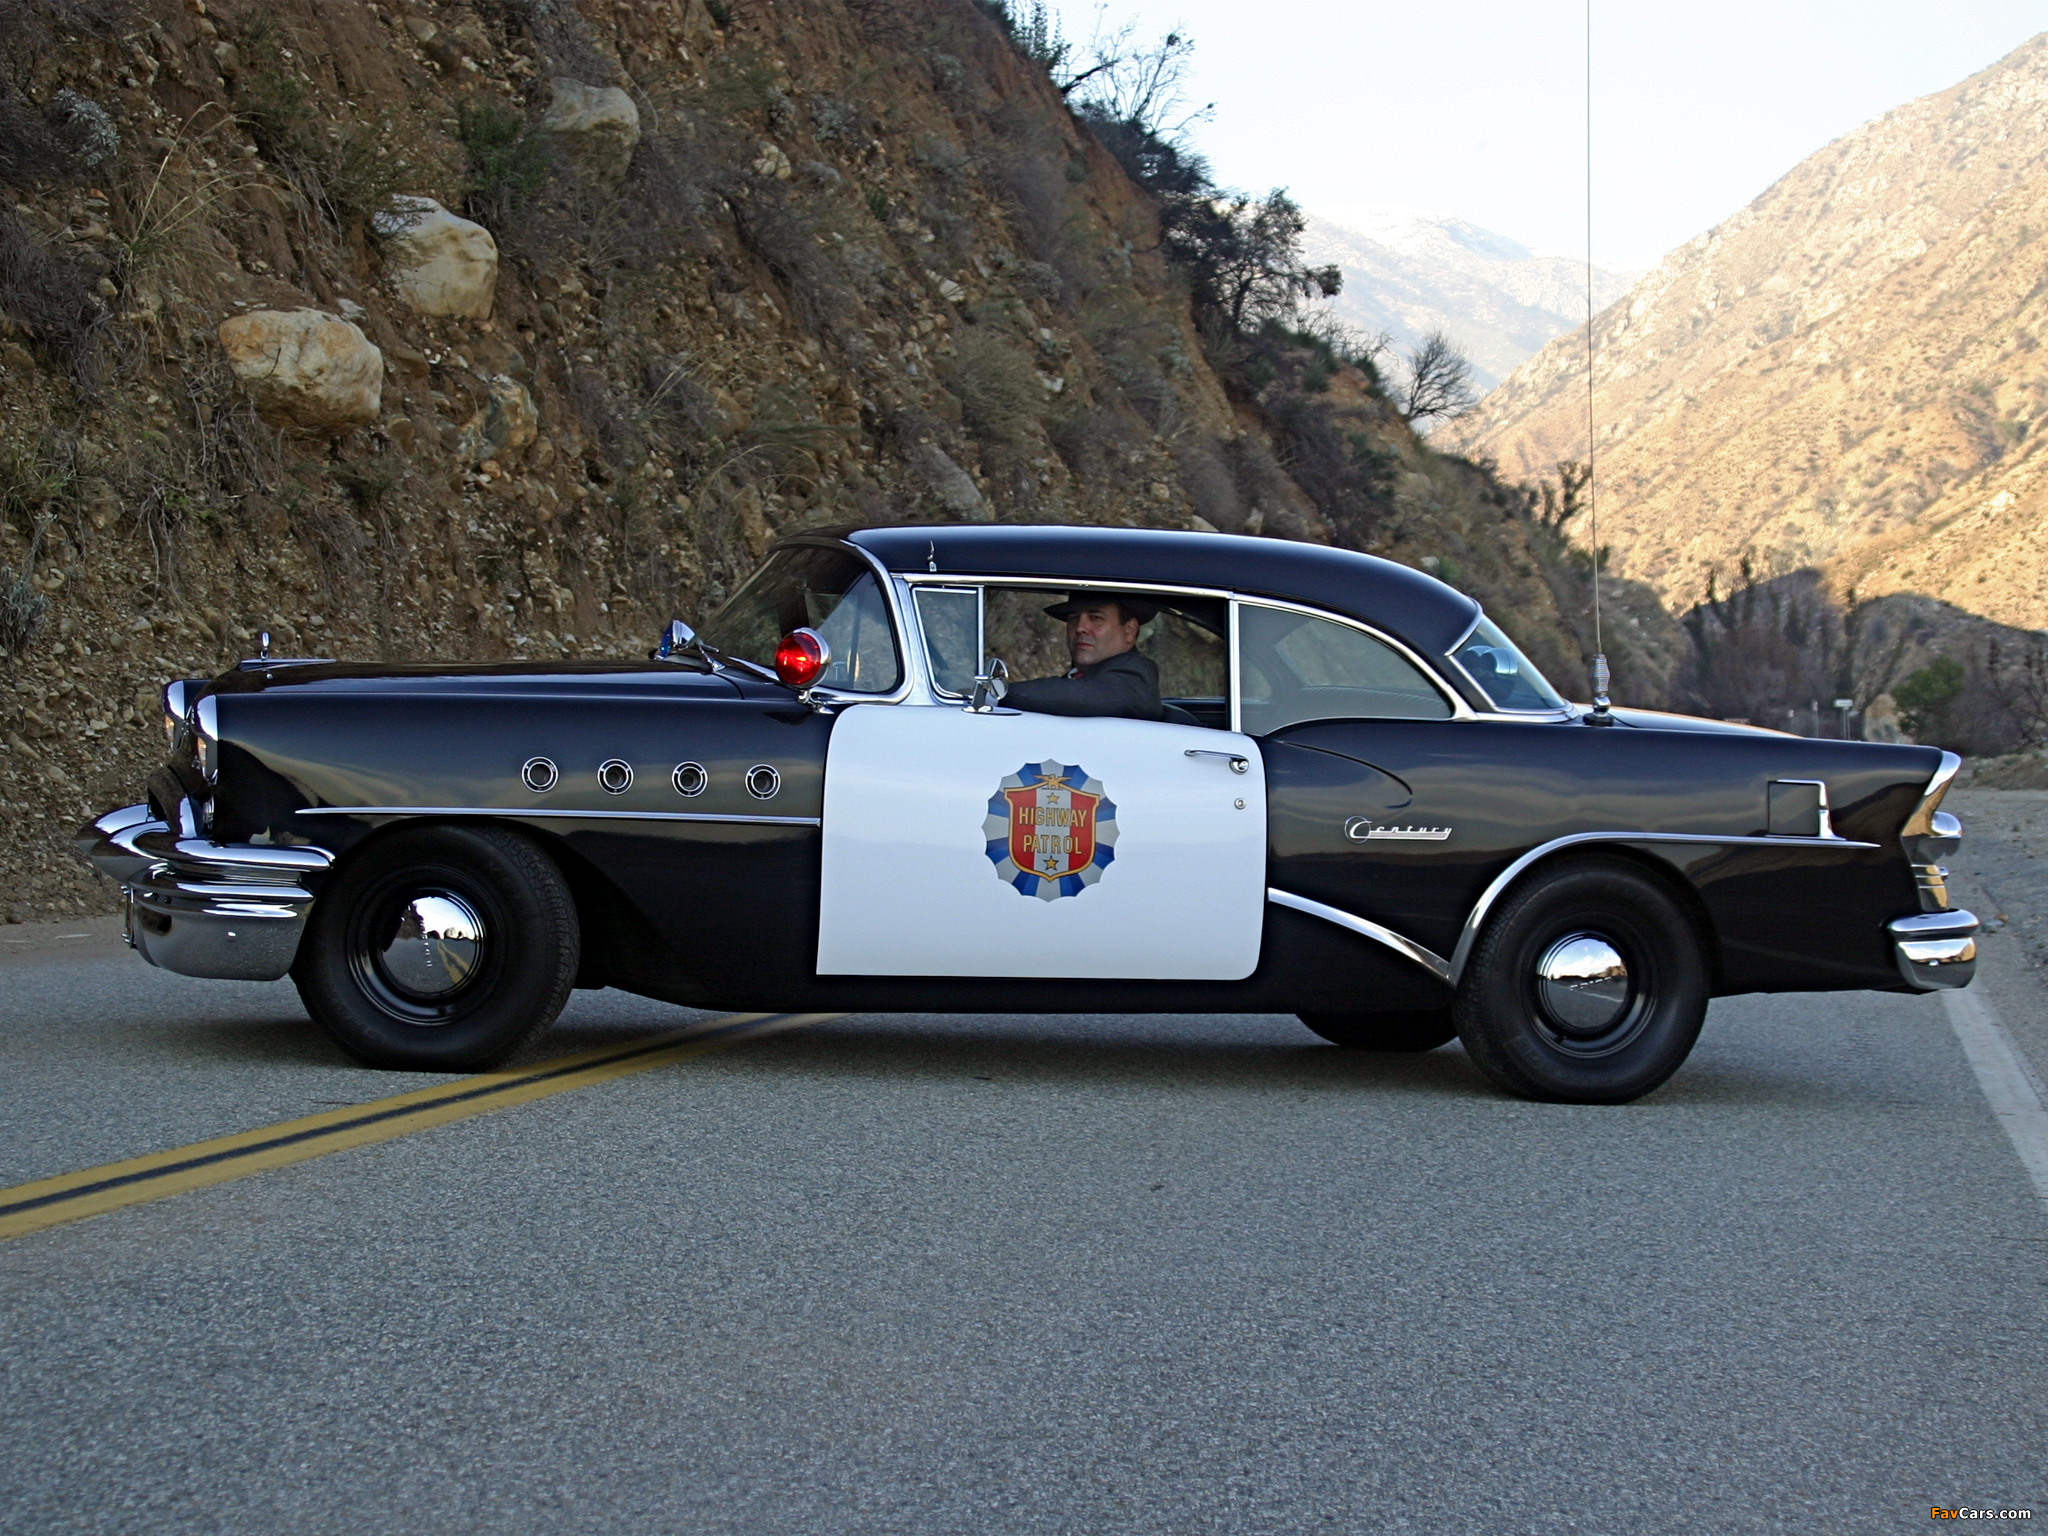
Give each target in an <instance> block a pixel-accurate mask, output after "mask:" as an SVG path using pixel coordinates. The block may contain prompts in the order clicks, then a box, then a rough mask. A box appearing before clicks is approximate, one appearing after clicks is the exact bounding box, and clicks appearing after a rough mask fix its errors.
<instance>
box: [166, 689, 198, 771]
mask: <svg viewBox="0 0 2048 1536" xmlns="http://www.w3.org/2000/svg"><path fill="white" fill-rule="evenodd" d="M186 692H187V690H186V687H185V684H184V683H183V682H182V681H180V682H175V683H167V684H165V685H164V745H165V746H166V747H168V748H169V749H170V751H171V755H172V756H173V757H175V756H177V754H178V751H179V737H180V736H181V735H182V734H183V733H185V732H187V731H189V730H191V729H192V726H191V723H190V721H188V720H187V719H186V715H185V712H186V709H187V707H188V706H187V705H186V702H185V696H186Z"/></svg>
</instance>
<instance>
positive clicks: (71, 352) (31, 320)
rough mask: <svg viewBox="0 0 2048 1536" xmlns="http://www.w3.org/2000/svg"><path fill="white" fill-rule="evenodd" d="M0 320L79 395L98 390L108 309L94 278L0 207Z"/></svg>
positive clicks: (13, 212)
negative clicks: (67, 377) (7, 322)
mask: <svg viewBox="0 0 2048 1536" xmlns="http://www.w3.org/2000/svg"><path fill="white" fill-rule="evenodd" d="M0 318H5V319H7V320H10V321H12V322H13V323H14V324H15V326H17V327H18V328H19V329H20V330H22V331H24V332H26V333H27V335H28V336H29V337H30V339H31V340H33V341H34V342H35V343H36V345H37V347H38V348H39V349H40V350H41V352H42V353H43V355H44V357H45V358H46V359H47V360H48V361H50V362H51V363H53V364H54V365H55V366H57V367H59V368H61V369H62V370H63V371H64V372H65V373H67V374H69V375H70V377H71V381H72V383H73V384H74V385H76V386H77V388H78V390H79V392H80V393H81V394H85V395H91V394H94V393H95V392H96V391H97V388H98V384H99V347H98V342H99V337H100V333H101V331H102V330H103V329H104V328H105V326H106V323H107V308H106V306H105V305H104V304H102V303H101V302H100V300H99V296H98V295H97V294H96V293H94V292H93V280H92V278H91V276H90V275H88V274H87V273H86V271H85V270H84V269H83V268H82V267H79V266H78V265H77V264H76V263H74V262H70V261H66V260H64V259H63V258H61V257H58V256H54V255H52V254H51V253H50V252H49V251H48V250H46V249H45V248H44V247H43V245H42V243H41V242H40V241H38V240H37V239H36V238H35V236H34V235H32V234H30V233H29V231H28V228H27V226H26V225H24V224H23V223H22V221H21V218H20V216H19V215H18V214H16V213H15V211H14V209H13V208H12V207H11V206H0Z"/></svg>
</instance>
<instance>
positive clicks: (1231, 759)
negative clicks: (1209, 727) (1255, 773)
mask: <svg viewBox="0 0 2048 1536" xmlns="http://www.w3.org/2000/svg"><path fill="white" fill-rule="evenodd" d="M1181 755H1182V756H1183V757H1220V758H1222V759H1223V760H1224V761H1225V762H1227V763H1229V764H1230V771H1231V772H1232V773H1249V772H1251V767H1252V761H1251V759H1250V758H1248V757H1240V756H1239V755H1238V754H1237V753H1235V752H1210V751H1205V750H1204V749H1202V748H1200V747H1189V748H1188V749H1187V751H1186V752H1184V753H1182V754H1181Z"/></svg>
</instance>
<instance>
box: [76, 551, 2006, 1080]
mask: <svg viewBox="0 0 2048 1536" xmlns="http://www.w3.org/2000/svg"><path fill="white" fill-rule="evenodd" d="M1091 592H1096V593H1111V592H1113V593H1123V594H1127V595H1128V594H1136V595H1137V596H1138V597H1139V598H1140V600H1141V601H1142V604H1143V605H1144V606H1146V607H1149V608H1155V609H1156V616H1155V617H1153V618H1152V619H1151V620H1150V622H1149V624H1148V626H1147V628H1146V629H1145V631H1144V633H1143V636H1142V638H1141V639H1140V641H1139V649H1140V651H1141V653H1142V654H1143V655H1145V656H1147V657H1149V658H1150V659H1151V661H1152V662H1153V663H1155V664H1156V665H1157V667H1158V669H1159V671H1160V674H1161V692H1162V694H1163V696H1164V704H1163V706H1161V708H1162V712H1163V714H1164V718H1163V719H1132V718H1122V717H1110V718H1105V717H1089V716H1066V715H1057V714H1047V713H1041V712H1031V711H1022V710H1018V709H1014V708H1011V707H1009V706H1007V705H1005V704H1004V703H1003V697H1004V692H1005V678H1006V677H1007V676H1012V675H1015V676H1023V675H1026V674H1029V673H1039V674H1057V673H1059V672H1061V671H1063V670H1064V669H1065V668H1066V666H1067V664H1068V656H1067V654H1066V652H1065V649H1064V637H1063V632H1062V631H1061V630H1060V628H1059V627H1058V626H1057V625H1055V624H1054V623H1053V622H1052V621H1051V620H1050V619H1048V618H1047V617H1046V615H1045V612H1044V610H1045V608H1046V607H1047V605H1048V604H1052V605H1055V606H1057V605H1058V604H1059V603H1060V602H1061V600H1062V599H1071V598H1081V599H1085V598H1086V597H1087V595H1088V594H1089V593H1091ZM1069 606H1072V604H1071V603H1070V604H1069ZM164 708H165V728H166V730H167V731H168V732H169V734H170V737H171V756H170V760H169V762H168V763H167V764H166V765H165V766H164V767H163V768H162V769H160V770H159V771H158V772H157V773H156V774H155V775H153V776H152V778H151V779H150V781H149V786H148V798H147V800H146V801H145V803H143V804H140V805H134V806H129V807H127V808H126V809H122V810H116V811H112V812H109V813H108V814H107V815H105V816H102V817H101V818H99V820H97V821H95V822H93V823H92V824H91V825H90V826H89V827H87V828H85V829H83V831H82V832H81V834H80V846H81V848H82V850H83V851H84V852H85V854H86V856H87V857H88V858H89V859H90V860H91V861H92V862H93V863H94V864H95V865H96V866H97V867H98V868H99V869H100V870H102V871H103V872H104V873H106V874H108V875H110V876H112V877H113V878H114V879H116V880H118V881H119V882H120V883H121V884H122V885H123V886H124V887H125V888H126V891H127V900H128V911H129V933H130V938H131V942H132V943H133V944H134V945H135V946H136V947H137V948H138V949H140V950H141V951H142V954H143V955H144V957H145V958H146V959H148V960H149V961H150V962H151V963H153V964H156V965H160V966H163V967H165V968H167V969H169V970H173V971H178V972H181V973H183V974H185V975H188V976H213V977H229V978H242V979H252V980H268V979H276V978H279V977H283V976H285V975H290V976H291V977H292V979H293V980H294V981H295V982H296V983H297V985H298V988H299V991H300V993H301V994H302V996H303V997H304V999H305V1002H306V1006H307V1008H308V1009H309V1010H310V1011H311V1013H312V1015H313V1017H314V1018H315V1019H316V1020H318V1021H319V1023H320V1025H321V1026H322V1027H323V1028H324V1029H325V1030H326V1031H327V1033H328V1034H329V1035H331V1036H332V1037H333V1039H334V1040H335V1041H336V1043H337V1044H339V1045H340V1046H341V1047H342V1048H343V1049H344V1050H346V1051H348V1052H350V1053H351V1054H353V1055H354V1056H356V1057H358V1058H360V1059H362V1060H364V1061H366V1062H371V1063H374V1064H377V1065H380V1066H395V1067H415V1068H421V1069H431V1070H442V1071H445V1070H466V1069H474V1068H481V1067H485V1066H488V1065H490V1064H492V1063H494V1062H497V1061H499V1060H501V1059H502V1058H504V1057H505V1056H506V1055H507V1054H509V1053H510V1052H512V1051H514V1050H515V1049H517V1048H519V1047H521V1046H522V1045H524V1044H525V1043H527V1042H528V1041H530V1040H532V1039H533V1038H534V1037H535V1036H536V1035H537V1034H538V1033H539V1032H540V1031H542V1030H544V1029H546V1028H547V1027H548V1026H549V1024H550V1023H551V1022H552V1021H553V1020H554V1018H555V1016H556V1014H557V1013H558V1012H559V1011H560V1009H561V1008H562V1005H563V1003H564V1001H565V1000H566V999H567V997H568V994H569V991H570V989H571V988H572V987H604V986H612V987H621V988H625V989H627V990H629V991H633V992H638V993H642V994H645V995H647V996H650V997H655V998H662V999H666V1000H670V1001H673V1002H677V1003H683V1004H690V1005H695V1006H702V1007H709V1008H721V1009H761V1010H847V1011H860V1012H869V1011H875V1010H909V1009H916V1010H927V1011H929V1010H948V1011H972V1012H989V1011H1003V1012H1027V1011H1040V1012H1050V1011H1068V1010H1086V1011H1091V1012H1100V1011H1131V1012H1195V1011H1200V1012H1204V1013H1213V1012H1219V1011H1231V1012H1252V1011H1256V1012H1276V1011H1279V1012H1288V1013H1295V1014H1298V1015H1299V1016H1300V1017H1301V1018H1302V1020H1303V1021H1304V1022H1305V1023H1306V1024H1307V1025H1308V1027H1309V1028H1310V1029H1312V1030H1314V1031H1315V1032H1317V1033H1318V1034H1320V1035H1322V1036H1324V1037H1326V1038H1327V1039H1329V1040H1332V1041H1334V1042H1336V1043H1337V1044H1339V1045H1344V1046H1351V1047H1357V1048H1362V1049H1367V1050H1397V1051H1414V1050H1428V1049H1431V1048H1433V1047H1435V1046H1438V1045H1441V1044H1443V1043H1445V1042H1447V1041H1448V1040H1450V1039H1451V1038H1452V1036H1453V1035H1454V1034H1455V1035H1457V1036H1458V1037H1460V1038H1461V1039H1462V1040H1463V1042H1464V1044H1465V1048H1466V1050H1467V1051H1468V1052H1469V1054H1470V1056H1471V1058H1472V1059H1473V1061H1474V1062H1475V1063H1476V1064H1477V1065H1478V1066H1479V1068H1480V1069H1481V1070H1482V1071H1483V1072H1485V1073H1486V1074H1487V1076H1489V1077H1490V1078H1492V1079H1493V1081H1494V1082H1495V1083H1497V1084H1499V1085H1500V1086H1501V1087H1502V1088H1504V1089H1506V1090H1507V1091H1509V1092H1512V1093H1517V1094H1522V1095H1526V1096H1529V1097H1533V1098H1541V1099H1553V1100H1572V1101H1580V1102H1589V1103H1615V1102H1621V1101H1625V1100H1628V1099H1632V1098H1635V1097H1637V1096H1639V1095H1641V1094H1644V1093H1647V1092H1648V1091H1649V1090H1651V1089H1652V1088H1654V1087H1656V1086H1657V1085H1658V1084H1659V1083H1661V1082H1663V1081H1664V1080H1665V1079H1666V1078H1668V1077H1669V1076H1670V1075H1671V1074H1672V1073H1673V1072H1674V1071H1676V1070H1677V1069H1678V1067H1679V1065H1680V1064H1681V1063H1682V1062H1683V1061H1684V1060H1685V1057H1686V1055H1687V1053H1688V1052H1689V1051H1690V1050H1691V1048H1692V1045H1693V1042H1694V1039H1695V1038H1696V1036H1697V1035H1698V1033H1699V1029H1700V1024H1701V1020H1702V1017H1703V1016H1704V1013H1705V1010H1706V1006H1707V1002H1708V1000H1709V999H1710V998H1713V997H1723V996H1729V995H1731V994H1735V993H1743V992H1798V991H1835V990H1853V989H1875V990H1880V991H1929V990H1932V989H1935V988H1940V987H1959V986H1964V985H1967V984H1968V982H1969V980H1970V976H1971V972H1972V969H1973V967H1974V964H1975V957H1976V946H1975V942H1974V938H1973V935H1974V934H1975V932H1976V930H1977V922H1976V919H1975V918H1973V917H1972V916H1971V915H1970V914H1969V913H1967V912H1962V911H1957V910H1954V909H1952V908H1951V907H1950V905H1949V900H1948V893H1947V889H1946V882H1945V871H1944V870H1943V869H1942V868H1941V864H1940V861H1941V859H1942V858H1943V857H1944V856H1945V855H1947V854H1948V853H1950V852H1952V851H1953V850H1954V848H1955V847H1956V845H1957V839H1958V837H1959V836H1960V834H1961V830H1962V829H1961V827H1960V826H1959V824H1958V823H1957V822H1956V820H1955V818H1954V817H1952V816H1950V815H1948V814H1946V813H1945V812H1942V811H1941V810H1940V809H1939V807H1940V803H1941V799H1942V795H1943V793H1944V792H1945V791H1946V789H1947V787H1948V784H1949V781H1950V779H1951V778H1952V776H1953V775H1954V773H1955V771H1956V769H1957V767H1958V766H1959V764H1958V760H1957V759H1956V758H1955V757H1954V756H1953V755H1952V754H1949V753H1945V752H1941V751H1937V750H1935V749H1933V748H1929V747H1917V746H1899V745H1889V746H1888V745H1875V744H1867V743H1861V742H1845V741H1818V740H1809V739H1805V738H1801V737H1795V736H1787V735H1781V734H1779V733H1777V732H1773V731H1766V730H1757V729H1751V728H1748V727H1743V726H1735V725H1727V724H1722V723H1718V722H1712V721H1705V720H1696V719H1689V718H1686V717H1683V716H1677V715H1666V714H1655V713H1648V712H1643V711H1637V710H1630V709H1620V708H1616V709H1612V710H1608V709H1606V708H1605V707H1604V705H1601V704H1599V703H1596V704H1595V705H1594V706H1592V707H1588V706H1583V705H1573V704H1568V703H1566V702H1565V700H1564V699H1562V698H1561V697H1559V695H1558V694H1557V693H1556V692H1555V691H1554V690H1553V689H1552V688H1551V686H1550V685H1549V684H1548V683H1547V682H1546V681H1544V679H1543V678H1542V676H1541V675H1540V674H1539V673H1538V672H1537V671H1536V670H1535V669H1534V668H1533V667H1532V666H1531V665H1530V664H1529V662H1528V661H1527V660H1526V659H1525V658H1524V657H1523V656H1522V655H1521V654H1520V653H1519V652H1518V651H1517V650H1516V648H1515V646H1514V645H1513V644H1512V643H1511V642H1510V641H1509V640H1508V638H1507V637H1506V636H1505V635H1503V634H1502V633H1501V631H1500V630H1499V629H1498V628H1496V627H1495V626H1494V625H1493V624H1492V623H1490V622H1489V621H1488V620H1487V619H1486V617H1485V616H1484V615H1483V614H1482V613H1481V612H1480V610H1479V607H1478V605H1477V604H1476V603H1475V602H1474V601H1473V600H1472V599H1471V598H1469V597H1466V596H1465V595H1463V594H1462V593H1460V592H1457V591H1456V590H1454V589H1453V588H1451V587H1449V586H1446V585H1444V584H1443V583H1441V582H1439V581H1436V580H1434V579H1432V578H1430V577H1429V576H1426V575H1423V574H1422V573H1420V572H1418V571H1414V570H1410V569H1408V568H1406V567H1404V566H1399V565H1395V564H1392V563H1390V562H1387V561H1383V560H1378V559H1374V558H1372V557H1371V556H1367V555H1361V554H1352V553H1347V552H1343V551H1339V550H1333V549H1326V548H1321V547H1317V546H1313V545H1306V544H1296V543H1289V542H1284V541H1280V540H1272V539H1253V538H1234V537H1227V536H1222V535H1215V534H1185V533H1168V532H1150V531H1135V530H1108V529H1078V528H1057V527H1037V528H1026V527H1003V526H971V527H934V526H929V525H925V526H917V527H887V528H884V527H876V528H860V529H851V530H839V531H833V532H826V533H813V534H806V535H802V536H799V537H794V538H790V539H787V540H785V541H783V542H782V543H781V544H779V545H777V546H776V547H775V548H774V549H773V550H772V551H771V552H770V553H769V555H768V557H767V559H766V560H765V562H764V563H763V564H762V566H761V568H760V569H759V570H758V571H757V572H756V573H755V574H754V575H753V576H752V577H751V578H750V579H749V580H748V581H747V582H746V583H745V584H744V585H743V586H742V587H741V588H740V589H739V590H738V591H737V592H735V593H734V595H733V597H732V598H731V600H730V601H728V602H727V603H726V604H725V605H724V607H723V608H721V609H720V610H719V612H718V613H717V614H716V615H715V616H713V617H712V618H711V619H710V621H709V622H708V623H707V624H706V625H705V626H704V628H703V630H702V632H701V633H696V632H693V631H691V630H690V629H688V627H687V626H685V625H683V624H681V623H677V624H674V625H672V626H671V627H670V630H669V633H668V634H667V635H666V636H665V637H664V639H663V641H662V644H661V648H660V650H659V651H657V652H655V653H654V654H652V655H651V656H650V657H649V659H648V660H647V661H645V662H634V663H604V664H567V663H556V662H518V663H505V664H497V665H476V666H468V665H465V666H432V665H405V666H367V665H356V664H337V663H332V662H308V661H287V660H282V659H272V658H270V657H268V656H260V657H257V658H255V659H253V660H250V661H245V662H243V663H241V665H240V666H239V667H238V668H236V669H235V670H233V671H230V672H228V673H226V674H224V675H222V676H220V677H217V678H213V679H210V680H196V679H195V680H186V681H181V682H174V683H172V684H171V685H170V686H169V687H168V688H167V689H166V690H165V693H164Z"/></svg>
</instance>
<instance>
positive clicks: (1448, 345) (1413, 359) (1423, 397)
mask: <svg viewBox="0 0 2048 1536" xmlns="http://www.w3.org/2000/svg"><path fill="white" fill-rule="evenodd" d="M1477 399H1478V396H1477V395H1476V394H1474V393H1473V390H1472V365H1471V363H1469V362H1467V361H1466V360H1465V356H1464V354H1463V353H1461V352H1460V351H1459V350H1458V349H1457V347H1456V345H1455V344H1453V342H1452V341H1451V338H1450V336H1449V335H1448V334H1446V333H1445V332H1444V330H1443V329H1442V328H1441V327H1439V328H1438V329H1436V330H1433V331H1431V332H1430V333H1429V334H1428V335H1427V336H1425V337H1423V338H1422V344H1421V345H1420V346H1419V347H1417V348H1416V349H1415V350H1414V351H1413V352H1411V353H1410V354H1409V355H1408V382H1407V385H1406V387H1405V388H1404V389H1403V390H1402V391H1401V416H1402V418H1403V419H1404V420H1406V421H1411V422H1415V421H1428V420H1430V419H1431V418H1432V417H1436V418H1440V419H1442V420H1444V421H1454V420H1456V419H1457V418H1458V417H1460V416H1462V415H1464V414H1465V412H1467V411H1469V410H1471V409H1472V406H1473V404H1474V403H1475V402H1476V401H1477Z"/></svg>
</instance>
